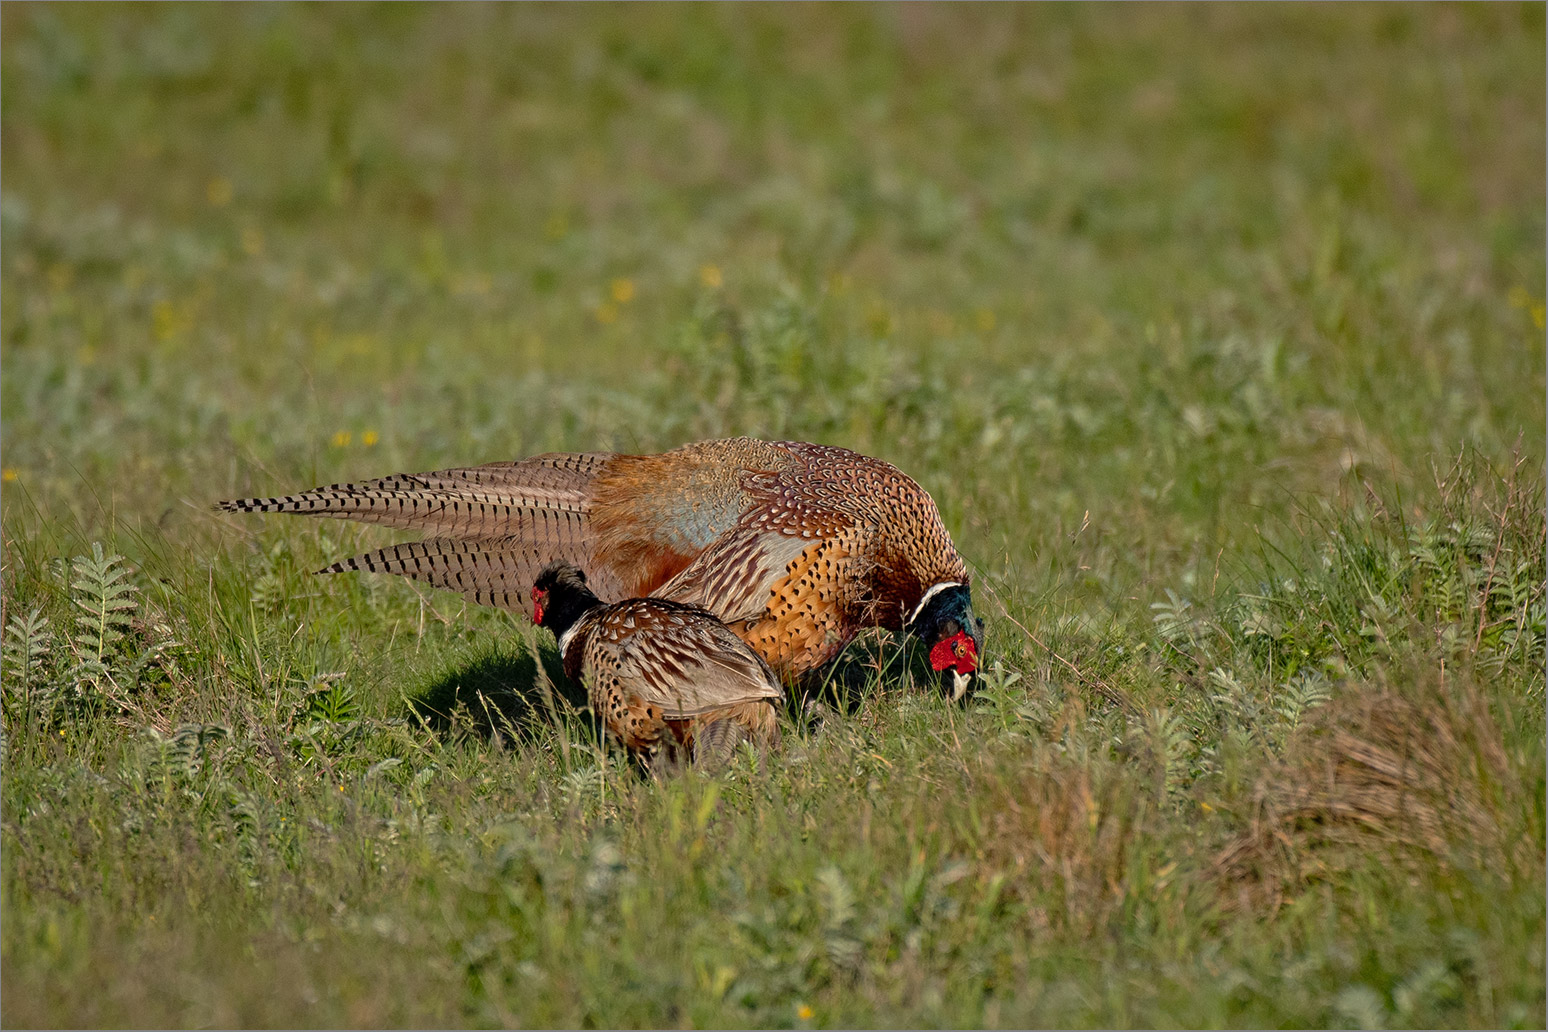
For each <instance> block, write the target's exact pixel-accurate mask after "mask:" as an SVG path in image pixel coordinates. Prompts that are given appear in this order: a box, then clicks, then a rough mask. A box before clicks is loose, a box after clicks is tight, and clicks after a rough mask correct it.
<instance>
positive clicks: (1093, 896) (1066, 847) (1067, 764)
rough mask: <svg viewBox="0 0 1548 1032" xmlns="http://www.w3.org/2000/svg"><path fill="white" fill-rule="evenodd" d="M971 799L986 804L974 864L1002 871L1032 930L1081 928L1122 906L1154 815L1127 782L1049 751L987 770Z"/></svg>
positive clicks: (1113, 771)
mask: <svg viewBox="0 0 1548 1032" xmlns="http://www.w3.org/2000/svg"><path fill="white" fill-rule="evenodd" d="M979 793H980V794H981V797H982V798H986V799H993V800H995V802H996V812H995V813H994V816H993V817H992V819H991V820H990V822H989V825H988V827H987V829H986V833H985V835H984V838H983V840H982V845H981V849H982V850H983V861H984V863H985V864H986V865H987V866H988V867H990V868H991V869H994V870H998V871H1000V872H1003V873H1004V874H1005V877H1006V882H1005V888H1006V891H1007V892H1008V893H1009V894H1011V895H1013V896H1016V897H1018V898H1019V899H1020V901H1021V902H1022V903H1023V904H1024V905H1025V906H1026V907H1027V911H1028V914H1029V915H1030V919H1031V921H1032V923H1033V925H1034V926H1039V927H1042V928H1049V927H1053V928H1066V929H1070V930H1085V931H1090V930H1092V929H1095V928H1098V927H1100V926H1101V925H1102V924H1103V923H1104V922H1106V921H1107V920H1108V918H1109V917H1110V916H1111V915H1112V913H1113V911H1114V910H1115V909H1116V908H1118V907H1121V906H1122V903H1123V899H1124V896H1125V893H1126V891H1127V886H1128V881H1129V878H1128V872H1129V866H1130V863H1131V860H1132V856H1131V853H1132V850H1133V848H1134V846H1135V843H1136V841H1137V839H1138V837H1139V835H1140V833H1141V831H1142V829H1143V826H1144V824H1145V822H1146V820H1147V818H1148V817H1153V816H1154V814H1155V802H1154V798H1153V796H1152V795H1151V794H1148V793H1146V792H1145V791H1144V790H1143V786H1142V785H1141V784H1140V783H1139V782H1138V781H1137V780H1136V779H1135V778H1133V777H1126V776H1124V772H1123V771H1122V770H1121V768H1119V767H1118V766H1116V765H1115V764H1113V763H1112V762H1111V761H1110V760H1107V759H1105V758H1099V757H1097V756H1094V755H1080V754H1079V753H1078V752H1077V751H1076V750H1070V751H1068V752H1065V751H1060V750H1057V749H1054V748H1049V749H1044V750H1039V751H1038V753H1037V754H1036V755H1035V756H1034V757H1032V758H1030V759H1029V762H1027V763H1025V764H1020V765H1017V766H1014V767H1011V768H1002V769H999V770H996V771H993V772H989V773H987V774H986V775H985V777H984V779H983V781H982V783H981V784H980V786H979Z"/></svg>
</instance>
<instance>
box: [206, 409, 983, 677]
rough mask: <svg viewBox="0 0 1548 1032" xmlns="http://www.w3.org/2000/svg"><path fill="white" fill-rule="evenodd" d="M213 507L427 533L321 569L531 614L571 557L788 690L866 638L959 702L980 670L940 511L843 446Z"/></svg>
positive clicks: (755, 448) (587, 461)
mask: <svg viewBox="0 0 1548 1032" xmlns="http://www.w3.org/2000/svg"><path fill="white" fill-rule="evenodd" d="M216 507H217V508H218V509H221V510H224V511H227V512H283V513H299V514H302V515H308V516H327V517H333V518H338V519H351V520H359V521H362V522H366V523H379V524H383V525H385V526H389V527H397V528H401V529H404V530H415V531H420V532H422V533H424V534H427V535H428V536H427V537H426V538H425V539H424V540H421V541H414V542H408V543H404V544H398V545H391V546H389V547H387V548H382V549H377V550H375V551H371V552H367V553H365V554H363V555H358V556H354V557H352V558H349V559H345V560H342V561H340V562H337V563H334V564H333V565H332V566H329V567H328V568H327V569H326V570H325V571H322V572H325V573H337V572H342V571H346V570H366V571H371V572H376V573H395V574H399V575H401V576H405V577H411V578H413V579H415V580H419V581H424V582H426V583H429V584H433V585H435V586H436V587H441V588H448V589H450V590H452V591H458V592H461V593H462V594H464V595H466V596H467V597H468V598H470V599H472V600H473V601H475V602H478V603H483V604H487V605H494V606H500V607H503V608H506V609H513V610H521V611H523V612H525V613H526V614H527V615H528V616H532V615H533V612H532V605H531V600H530V598H529V595H528V588H529V587H530V586H531V584H532V583H533V580H534V578H535V577H536V576H537V574H538V572H539V571H540V570H542V569H543V567H544V566H546V565H547V564H549V563H551V562H554V561H556V560H566V561H569V562H572V563H574V564H576V565H577V566H579V567H580V568H581V569H584V570H586V571H587V572H588V576H589V578H590V586H591V589H592V590H594V591H595V592H596V594H597V595H598V597H599V598H601V599H604V600H608V599H612V600H617V599H625V598H637V597H643V596H653V597H656V598H664V599H670V600H673V601H677V602H682V603H685V604H688V605H695V606H699V607H702V608H703V609H706V610H708V611H709V612H711V613H713V614H714V615H715V616H716V617H717V618H718V619H720V620H721V621H723V622H724V623H725V624H726V625H727V626H728V627H729V628H730V629H731V630H732V631H733V632H734V633H735V634H736V635H737V636H738V637H740V638H741V639H742V640H743V641H745V642H746V643H747V644H748V645H749V646H751V648H752V649H753V651H755V652H757V653H758V655H760V656H761V657H762V658H763V659H764V660H765V661H766V662H767V663H768V664H769V666H770V667H771V668H773V670H774V671H775V673H776V674H778V675H779V676H780V677H781V678H783V679H784V680H786V681H787V682H797V681H800V680H802V679H804V678H805V677H806V675H808V674H811V673H812V672H813V671H816V670H818V669H819V668H820V667H822V666H823V665H824V664H826V663H828V662H829V661H830V660H832V659H833V658H834V657H835V656H837V655H838V653H839V652H840V651H842V649H843V648H844V646H845V645H846V644H848V643H849V641H850V640H851V639H853V638H854V636H855V635H856V634H858V633H859V632H860V631H861V630H863V629H864V628H867V627H884V628H887V629H889V630H892V631H905V632H907V633H909V634H912V635H914V636H916V637H918V638H919V639H920V640H921V641H922V642H923V643H924V645H925V647H926V648H927V649H928V650H929V655H930V665H931V666H932V667H933V668H934V669H935V670H936V671H937V673H938V675H939V676H940V678H941V682H942V687H943V689H944V690H945V691H946V692H947V693H948V694H950V695H951V696H952V697H954V698H956V697H960V696H961V695H963V694H964V693H965V692H966V691H967V690H968V688H969V687H970V683H971V678H972V676H973V673H974V671H976V670H977V669H978V666H979V657H980V652H981V647H982V634H983V622H982V621H981V620H978V619H976V618H975V617H974V615H973V604H972V592H971V587H970V580H969V577H968V570H967V564H966V563H964V562H963V560H962V557H961V556H960V555H959V554H958V553H957V550H956V548H955V547H954V546H953V545H952V542H951V538H950V536H949V535H948V534H947V533H946V528H945V525H944V524H943V523H942V522H941V516H940V512H939V511H938V510H937V508H936V505H935V501H934V499H932V498H931V497H930V495H929V494H928V493H927V492H926V491H925V490H924V489H923V488H922V487H920V486H919V485H918V484H917V483H915V482H914V481H913V480H911V479H910V478H909V477H908V476H906V475H904V474H903V473H902V472H901V471H900V470H898V469H897V467H895V466H893V465H891V464H889V463H886V462H883V461H881V460H880V459H874V458H871V457H869V456H865V455H860V454H858V453H856V452H852V451H849V450H847V449H844V448H834V447H829V446H826V445H820V444H808V443H804V442H800V441H760V440H755V439H753V438H747V437H737V438H730V439H726V440H714V441H700V442H698V443H695V444H687V445H683V446H682V447H680V448H676V449H673V450H672V451H668V452H662V453H660V454H656V455H625V454H617V453H612V452H580V453H554V454H549V455H538V456H535V457H533V458H529V459H523V460H520V461H517V462H495V463H490V464H488V465H483V466H472V467H468V468H464V469H448V470H440V471H436V472H430V473H414V474H396V475H393V476H389V477H382V478H381V479H378V480H367V481H361V482H360V483H355V484H334V485H332V486H330V487H319V488H316V489H314V490H311V491H305V492H303V493H301V494H294V495H286V496H283V497H277V498H245V499H238V500H234V501H227V502H221V503H219V504H218V505H217V506H216Z"/></svg>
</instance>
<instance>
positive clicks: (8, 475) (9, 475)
mask: <svg viewBox="0 0 1548 1032" xmlns="http://www.w3.org/2000/svg"><path fill="white" fill-rule="evenodd" d="M15 479H16V471H15V470H14V469H12V468H11V467H10V466H7V467H5V469H0V480H3V481H5V482H6V483H7V484H9V483H10V482H11V481H13V480H15Z"/></svg>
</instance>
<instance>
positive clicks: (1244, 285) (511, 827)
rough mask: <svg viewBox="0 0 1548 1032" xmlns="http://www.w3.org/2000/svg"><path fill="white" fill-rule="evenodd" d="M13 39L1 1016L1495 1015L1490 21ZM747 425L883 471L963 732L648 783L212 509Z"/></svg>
mask: <svg viewBox="0 0 1548 1032" xmlns="http://www.w3.org/2000/svg"><path fill="white" fill-rule="evenodd" d="M0 36H3V43H0V59H3V60H0V153H3V159H0V160H3V189H0V340H3V344H0V348H3V377H0V407H3V443H0V460H3V483H0V498H3V530H4V592H3V602H4V617H3V619H4V624H5V628H6V629H5V636H4V642H5V652H4V676H3V702H4V740H3V750H4V752H3V772H4V777H3V783H0V905H3V922H0V974H3V983H4V986H3V990H4V991H3V1004H0V1007H3V1020H4V1023H5V1024H7V1025H9V1026H25V1025H65V1026H71V1025H77V1026H79V1025H173V1026H182V1025H237V1024H240V1025H299V1026H307V1025H381V1024H385V1025H402V1024H418V1025H438V1024H451V1025H462V1024H469V1025H500V1024H507V1025H544V1024H557V1025H569V1026H617V1025H670V1026H688V1025H733V1026H735V1025H746V1024H751V1025H772V1026H783V1027H816V1026H825V1025H900V1026H914V1027H918V1026H931V1025H999V1026H1026V1025H1095V1026H1144V1025H1184V1026H1187V1025H1206V1026H1213V1025H1269V1026H1277V1025H1311V1026H1329V1025H1332V1026H1350V1025H1359V1026H1369V1027H1379V1026H1381V1025H1406V1026H1421V1027H1422V1026H1482V1027H1493V1026H1506V1027H1511V1026H1519V1027H1538V1028H1541V1027H1543V1026H1544V1022H1545V994H1544V979H1545V966H1544V935H1545V929H1544V912H1545V905H1548V898H1545V890H1544V879H1545V863H1544V854H1545V849H1544V842H1545V813H1544V811H1545V805H1544V794H1545V774H1544V770H1545V756H1548V753H1545V744H1544V743H1545V720H1544V708H1545V703H1544V638H1545V631H1544V625H1545V611H1548V607H1545V599H1544V582H1545V567H1544V518H1545V507H1544V478H1543V469H1544V461H1545V454H1544V452H1545V443H1544V442H1545V435H1548V428H1545V417H1544V397H1545V390H1548V385H1545V369H1544V364H1545V358H1544V355H1545V351H1544V297H1543V293H1544V282H1545V274H1548V273H1545V257H1544V234H1545V213H1544V191H1545V168H1544V163H1545V162H1544V153H1545V133H1544V125H1545V110H1544V95H1545V75H1544V68H1545V42H1544V6H1543V5H1542V4H1540V3H1538V4H1529V5H1522V6H1518V5H1513V4H1510V5H1474V6H1423V7H1410V6H1405V5H1396V4H1393V5H1385V4H1384V5H1379V6H1363V5H1332V6H1319V7H1302V6H1269V5H1239V6H1238V5H1211V6H1169V7H1155V6H1149V5H1121V6H1102V5H1091V6H1087V5H1076V6H1057V7H1055V6H1016V7H978V6H970V5H952V6H943V7H936V6H926V5H900V6H861V5H842V6H788V7H786V6H752V5H733V6H708V5H706V6H693V7H684V6H645V7H634V6H630V7H613V6H602V5H583V6H577V7H565V6H548V5H544V6H519V7H518V6H494V5H472V6H463V5H436V6H433V7H421V6H406V5H392V6H356V5H347V6H345V5H340V6H334V5H320V6H306V7H294V6H279V5H243V6H237V5H186V6H184V5H144V6H141V5H136V6H97V5H38V6H32V5H26V4H17V3H7V4H5V5H4V8H3V10H0ZM741 433H747V434H753V435H758V436H763V437H769V438H794V439H801V440H811V441H820V442H824V443H829V444H836V445H843V446H847V447H851V448H855V449H857V450H860V451H864V452H867V453H870V454H874V455H878V456H881V457H883V458H885V459H887V460H889V461H892V462H894V463H896V464H897V465H899V466H900V467H901V468H903V469H904V470H905V471H906V472H908V473H909V474H911V475H912V476H914V477H915V478H916V479H918V480H919V481H920V483H922V484H923V485H924V486H925V487H926V488H927V489H928V490H929V491H930V492H931V493H932V494H933V495H934V497H935V498H936V500H937V501H938V503H939V504H940V508H941V511H942V514H943V516H944V517H945V519H946V522H947V524H948V526H949V527H950V529H951V531H952V533H953V535H954V537H955V540H956V542H957V544H958V546H959V548H960V549H961V551H962V553H963V554H964V556H966V557H967V559H968V560H969V562H970V564H971V565H972V566H973V568H974V570H975V581H974V596H975V599H976V605H977V610H978V612H979V614H980V615H981V616H984V617H985V618H986V619H987V621H988V638H987V648H986V652H987V655H988V658H989V660H990V666H991V669H990V673H989V676H988V678H987V685H986V687H985V690H984V691H983V692H981V693H980V694H979V696H978V697H977V698H976V699H975V700H974V701H973V703H972V704H971V705H968V706H966V707H960V708H959V707H954V706H952V705H950V704H948V703H946V702H944V701H943V700H942V699H940V698H939V697H938V696H936V695H934V694H933V693H932V692H931V691H929V690H926V689H925V688H924V687H923V686H922V685H921V686H917V687H916V686H915V684H914V683H913V677H912V675H911V674H910V673H909V669H908V667H907V664H905V663H900V662H897V661H896V660H897V659H898V653H897V649H896V644H895V643H893V642H889V641H886V640H883V639H881V638H868V639H866V640H863V641H861V642H859V643H857V646H856V648H855V650H854V654H853V656H852V657H850V661H849V666H850V669H851V672H854V671H856V670H858V671H859V672H860V673H861V674H862V675H864V674H865V672H866V670H867V664H870V668H871V673H870V675H869V678H868V680H864V681H863V685H864V686H863V688H862V690H860V691H859V693H858V695H857V696H851V697H849V698H848V699H847V703H848V705H847V707H846V706H843V705H839V704H838V700H837V699H835V700H834V703H835V704H834V706H833V709H834V712H833V713H832V715H830V717H829V718H828V719H827V720H826V721H825V722H823V723H822V725H821V726H820V727H815V728H812V727H807V726H806V725H804V724H798V723H796V722H794V721H792V722H790V723H789V724H788V725H787V727H786V745H787V747H786V749H785V750H784V751H783V752H782V753H780V754H778V755H776V756H774V757H771V758H770V759H769V760H767V761H766V762H764V763H762V764H760V763H759V762H758V760H757V759H756V758H755V757H753V756H752V755H751V754H747V755H746V756H744V757H743V758H742V759H740V760H739V761H738V763H737V765H736V766H735V767H734V768H733V769H732V770H731V771H729V772H728V773H727V774H725V775H724V776H722V777H719V778H705V777H702V776H699V775H696V774H692V775H687V776H682V777H677V778H673V779H669V780H665V781H662V782H654V781H648V780H641V779H639V778H636V777H634V776H633V775H632V774H631V772H630V771H629V769H628V768H627V766H626V765H625V764H624V763H623V762H622V760H621V759H620V758H619V757H617V756H616V755H611V754H609V753H607V752H606V751H605V750H602V749H599V748H598V746H597V740H596V736H595V732H594V729H593V727H592V724H591V722H590V720H589V718H588V717H587V716H586V715H585V714H584V713H581V712H576V711H575V710H574V709H573V706H571V705H570V701H571V700H572V699H573V693H572V692H569V691H568V690H567V689H565V688H564V686H563V685H560V686H559V688H560V691H559V692H558V693H557V694H553V693H545V690H544V689H545V687H546V682H545V678H547V677H551V676H553V675H555V674H557V669H556V665H555V662H554V656H553V644H552V640H551V639H550V638H549V637H548V636H547V634H546V633H545V632H535V631H534V630H533V629H532V628H530V627H529V626H527V625H526V624H525V623H524V622H522V621H520V620H518V619H515V618H512V617H510V616H508V615H507V614H504V613H501V612H498V611H494V610H488V609H480V608H476V607H472V606H467V605H464V604H463V602H462V601H461V599H460V598H458V597H456V596H452V595H449V594H445V593H438V592H428V591H422V590H415V587H414V586H412V585H410V584H407V583H404V582H402V581H400V580H397V579H387V578H370V577H354V576H344V577H335V578H317V577H313V576H311V575H310V574H309V573H308V571H310V570H314V569H316V568H318V567H319V566H321V565H323V564H325V563H327V562H329V561H331V560H333V559H336V558H339V557H341V556H343V555H346V554H350V553H352V552H355V551H358V550H360V549H361V548H363V547H367V546H369V545H370V544H372V543H377V542H384V541H389V540H402V539H404V538H405V537H406V535H402V534H396V535H393V534H387V533H383V532H381V531H380V530H379V529H376V528H361V527H358V526H355V525H352V524H342V523H330V522H326V521H306V520H296V519H287V518H282V517H248V518H235V517H228V516H218V515H216V514H215V513H213V512H211V511H210V508H209V506H210V504H211V503H212V502H214V501H216V500H218V499H221V498H229V497H235V496H240V495H247V494H268V493H271V492H276V491H284V490H290V489H296V488H305V487H310V486H313V485H316V484H323V483H330V482H334V481H337V480H343V479H359V478H363V477H369V476H374V475H381V474H385V473H389V472H395V471H413V470H421V469H433V468H440V467H446V466H454V465H470V464H473V463H478V462H485V461H492V460H496V459H509V458H516V457H521V456H524V455H529V454H535V453H538V452H541V451H549V450H597V449H619V450H631V451H654V450H658V449H662V448H667V447H671V446H674V445H677V444H679V443H682V442H685V441H690V440H695V439H701V438H706V437H719V436H729V435H733V434H741ZM534 656H536V657H537V658H538V659H539V660H540V661H541V663H534V662H533V658H534ZM427 714H428V715H429V716H430V719H426V715H427Z"/></svg>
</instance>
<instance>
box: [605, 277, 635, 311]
mask: <svg viewBox="0 0 1548 1032" xmlns="http://www.w3.org/2000/svg"><path fill="white" fill-rule="evenodd" d="M608 292H609V293H611V294H612V295H613V300H614V301H617V302H618V303H619V304H621V305H626V304H628V303H629V302H630V301H632V300H633V299H634V281H633V280H632V279H624V278H619V279H615V280H614V281H613V282H612V284H611V285H610V286H609V287H608Z"/></svg>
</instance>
